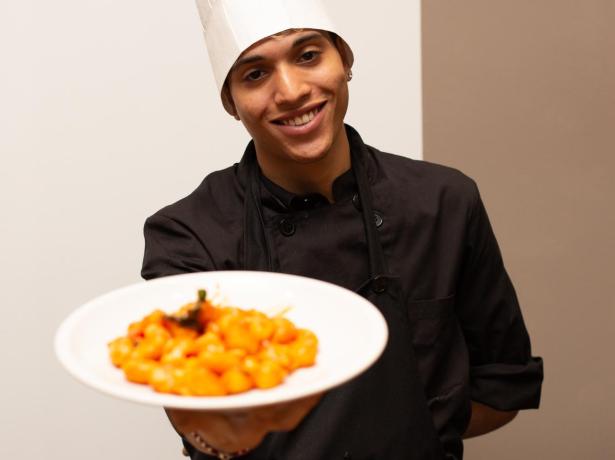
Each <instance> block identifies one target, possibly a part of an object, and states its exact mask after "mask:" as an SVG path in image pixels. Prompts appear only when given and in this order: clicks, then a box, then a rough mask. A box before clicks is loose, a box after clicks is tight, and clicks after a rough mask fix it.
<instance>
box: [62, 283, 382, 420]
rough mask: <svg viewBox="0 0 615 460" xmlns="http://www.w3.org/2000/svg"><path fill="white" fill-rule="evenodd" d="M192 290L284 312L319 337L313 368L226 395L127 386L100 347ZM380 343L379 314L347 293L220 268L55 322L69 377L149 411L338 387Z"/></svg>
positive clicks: (108, 300) (279, 398)
mask: <svg viewBox="0 0 615 460" xmlns="http://www.w3.org/2000/svg"><path fill="white" fill-rule="evenodd" d="M198 289H206V290H207V292H208V293H209V294H212V293H215V292H219V293H220V294H221V295H222V296H223V299H224V301H225V303H226V302H228V304H230V305H233V306H237V307H240V308H244V309H250V308H254V309H257V310H260V311H263V312H265V313H267V314H275V313H277V312H279V311H280V310H282V309H283V308H284V307H287V306H289V307H291V308H290V310H289V311H288V312H287V313H286V317H287V318H288V319H290V320H291V321H293V322H294V323H295V325H297V327H301V328H307V329H310V330H312V331H313V332H314V333H315V334H316V335H317V337H318V340H319V349H318V355H317V358H316V364H315V365H314V366H312V367H309V368H303V369H299V370H297V371H295V372H294V373H292V374H291V375H290V376H289V377H288V378H287V379H286V380H285V381H284V383H282V384H281V385H279V386H277V387H274V388H271V389H267V390H251V391H248V392H245V393H240V394H237V395H232V396H212V397H209V396H199V397H192V396H177V395H171V394H162V393H156V392H155V391H154V390H152V389H151V388H150V387H148V386H147V385H139V384H134V383H130V382H128V381H127V380H126V379H125V378H124V374H123V372H122V371H121V370H119V369H117V368H115V367H114V366H113V365H112V364H111V361H110V360H109V355H108V351H107V343H108V342H109V341H110V340H112V339H114V338H116V337H118V336H120V335H125V334H126V328H127V327H128V324H129V323H131V322H133V321H138V320H140V319H141V318H142V317H143V316H145V315H146V314H148V313H150V312H151V311H152V310H154V309H156V308H160V309H162V310H164V311H166V312H167V313H171V312H173V311H176V310H177V309H178V308H179V307H180V306H181V305H183V304H185V303H187V302H190V301H192V300H193V299H195V298H196V292H197V290H198ZM387 338H388V331H387V326H386V322H385V320H384V318H383V317H382V315H381V314H380V312H379V311H378V310H377V309H376V307H374V305H372V304H371V303H370V302H368V301H367V300H365V299H364V298H363V297H361V296H359V295H357V294H355V293H354V292H352V291H349V290H347V289H343V288H341V287H339V286H335V285H333V284H330V283H325V282H323V281H318V280H314V279H310V278H304V277H300V276H293V275H283V274H278V273H266V272H246V271H227V272H207V273H191V274H186V275H177V276H170V277H166V278H159V279H156V280H152V281H147V282H141V283H138V284H134V285H131V286H128V287H125V288H122V289H118V290H115V291H112V292H110V293H108V294H106V295H103V296H101V297H98V298H96V299H94V300H91V301H90V302H88V303H86V304H84V305H82V306H81V307H80V308H79V309H77V310H76V311H75V312H73V313H72V314H71V315H70V316H69V317H68V318H66V320H64V322H63V323H62V324H61V326H60V328H59V329H58V331H57V333H56V337H55V351H56V355H57V356H58V359H59V360H60V362H61V363H62V364H63V365H64V367H65V368H66V369H67V370H68V372H69V373H71V374H72V375H73V376H74V377H75V378H77V379H78V380H80V381H81V382H83V383H85V384H86V385H89V386H91V387H93V388H95V389H96V390H99V391H101V392H103V393H106V394H109V395H112V396H116V397H118V398H122V399H126V400H130V401H134V402H138V403H143V404H150V405H155V406H166V407H175V408H187V409H202V410H227V409H239V408H247V407H256V406H262V405H267V404H272V403H278V402H283V401H290V400H293V399H297V398H301V397H303V396H308V395H311V394H314V393H318V392H321V391H325V390H328V389H331V388H333V387H335V386H338V385H340V384H342V383H344V382H346V381H348V380H350V379H352V378H353V377H355V376H357V375H359V374H360V373H361V372H363V371H365V370H366V369H367V368H369V366H371V365H372V364H373V363H374V362H375V361H376V360H377V359H378V357H379V356H380V354H381V353H382V351H383V350H384V347H385V345H386V342H387Z"/></svg>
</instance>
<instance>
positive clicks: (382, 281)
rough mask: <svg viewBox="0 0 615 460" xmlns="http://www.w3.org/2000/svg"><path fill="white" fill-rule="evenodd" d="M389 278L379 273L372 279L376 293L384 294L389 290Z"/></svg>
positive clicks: (373, 289)
mask: <svg viewBox="0 0 615 460" xmlns="http://www.w3.org/2000/svg"><path fill="white" fill-rule="evenodd" d="M387 284H388V282H387V279H386V278H385V277H384V276H381V275H378V276H376V277H375V278H374V279H373V280H372V291H374V292H375V293H376V294H382V293H383V292H384V291H386V290H387Z"/></svg>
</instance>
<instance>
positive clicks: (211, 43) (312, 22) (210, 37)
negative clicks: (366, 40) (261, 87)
mask: <svg viewBox="0 0 615 460" xmlns="http://www.w3.org/2000/svg"><path fill="white" fill-rule="evenodd" d="M196 4H197V7H198V9H199V15H200V17H201V23H202V24H203V30H204V33H205V41H206V43H207V51H208V52H209V60H210V61H211V66H212V69H213V72H214V78H215V80H216V85H217V86H218V93H219V94H221V92H222V88H223V86H224V81H225V80H226V76H227V75H228V73H229V71H230V70H231V68H232V66H233V64H234V63H235V61H236V60H237V58H238V57H239V56H240V55H241V53H243V52H244V51H245V50H246V49H247V48H249V47H250V46H252V45H253V44H254V43H256V42H258V41H259V40H262V39H263V38H265V37H268V36H270V35H274V34H277V33H279V32H283V31H285V30H288V29H321V30H326V31H329V32H333V33H335V34H336V35H338V36H339V35H340V34H339V33H338V30H337V28H336V27H335V26H334V25H333V23H332V22H331V20H330V19H329V17H328V15H327V13H326V11H325V8H324V4H323V1H322V0H196ZM340 38H341V37H340ZM342 44H343V48H344V54H345V56H344V58H345V59H346V62H347V64H348V65H350V66H351V65H352V63H353V60H354V57H353V54H352V50H351V49H350V47H349V46H348V45H347V44H346V42H345V41H344V40H343V39H342Z"/></svg>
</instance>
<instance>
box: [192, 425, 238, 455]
mask: <svg viewBox="0 0 615 460" xmlns="http://www.w3.org/2000/svg"><path fill="white" fill-rule="evenodd" d="M187 438H188V440H189V441H190V443H191V444H192V445H193V446H194V447H196V448H197V449H198V450H200V451H201V452H203V453H205V454H207V455H211V456H213V457H216V458H217V459H219V460H230V459H233V458H236V457H241V456H242V455H245V454H247V453H248V452H249V451H250V449H241V450H237V451H235V452H224V451H221V450H219V449H216V448H215V447H214V446H212V445H211V444H209V443H208V442H207V441H206V440H205V439H204V438H203V436H201V435H200V434H199V433H198V432H196V431H191V432H189V433H188V434H187Z"/></svg>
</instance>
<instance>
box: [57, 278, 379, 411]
mask: <svg viewBox="0 0 615 460" xmlns="http://www.w3.org/2000/svg"><path fill="white" fill-rule="evenodd" d="M245 275H248V276H255V275H256V276H257V277H258V276H262V277H264V278H268V277H272V278H292V279H296V280H297V279H298V280H300V281H301V282H306V281H307V282H308V283H313V284H315V285H316V284H319V285H324V286H326V288H327V289H333V290H341V291H344V292H345V293H346V294H351V296H353V297H355V298H356V299H359V300H360V303H362V304H364V305H365V307H366V308H365V311H366V312H369V313H368V314H371V315H372V316H373V321H375V322H376V323H379V324H378V325H377V326H375V330H378V331H379V334H378V336H377V337H376V338H374V339H373V340H377V344H376V345H377V346H376V345H375V346H374V348H373V349H372V351H371V354H370V356H367V357H366V359H365V360H364V362H363V363H362V365H361V366H357V368H356V369H353V371H352V372H351V373H349V374H347V375H344V376H343V377H342V378H336V379H333V380H332V381H327V383H326V384H325V385H320V384H314V385H310V386H309V387H308V388H306V389H305V390H304V391H296V390H295V391H293V392H292V393H290V394H284V393H283V394H282V395H280V394H279V392H278V393H276V392H270V390H271V389H269V390H258V389H254V390H251V391H250V392H246V393H240V394H237V395H227V396H180V395H174V394H168V393H156V392H154V391H153V390H152V393H143V394H140V393H136V394H134V395H126V394H125V392H122V391H121V389H119V390H118V389H115V390H114V385H113V384H111V385H107V384H105V383H104V382H103V383H101V382H100V379H97V378H95V377H94V375H93V374H92V373H91V372H89V371H88V370H87V369H86V368H85V367H83V366H81V367H80V366H79V364H78V362H75V359H74V356H73V355H71V352H70V346H69V342H70V339H71V338H72V337H73V336H72V335H71V332H73V331H74V328H75V326H76V324H77V323H78V321H79V319H81V318H82V317H83V316H85V315H87V314H88V313H90V311H91V310H92V309H95V308H96V306H97V304H98V303H100V302H101V301H105V300H108V299H109V298H113V297H115V296H121V295H122V294H123V293H125V292H126V291H131V290H136V289H142V288H143V287H144V286H146V285H151V284H161V285H162V284H172V283H173V281H174V280H177V279H180V278H181V279H188V278H198V277H202V276H205V277H207V278H215V277H216V276H221V277H231V278H232V277H241V276H245ZM221 282H222V281H221ZM240 308H241V307H240ZM387 343H388V327H387V324H386V320H385V319H384V317H383V316H382V313H381V312H380V311H379V309H378V307H376V306H375V305H374V304H373V303H372V302H370V301H369V300H367V299H366V298H364V297H362V296H360V295H359V294H357V293H356V292H354V291H351V290H350V289H347V288H344V287H342V286H338V285H336V284H333V283H329V282H327V281H322V280H318V279H315V278H309V277H305V276H300V275H294V274H289V273H277V272H265V271H251V270H216V271H214V270H212V271H204V272H191V273H182V274H177V275H170V276H164V277H159V278H155V279H152V280H146V281H139V282H136V283H132V284H129V285H126V286H123V287H120V288H117V289H113V290H111V291H108V292H106V293H103V294H101V295H98V296H96V297H94V298H92V299H90V300H88V301H86V302H85V303H83V304H81V305H80V306H79V307H77V308H76V309H75V310H73V311H72V312H71V313H69V315H68V316H67V317H66V318H65V319H64V320H63V321H62V322H61V324H60V326H59V327H58V328H57V330H56V333H55V335H54V351H55V355H56V358H57V359H58V361H59V362H60V364H61V365H62V367H63V368H64V369H65V370H66V371H68V373H69V374H70V375H71V376H72V377H73V378H75V379H76V380H78V381H79V382H80V383H82V384H84V385H86V386H87V387H90V388H93V389H95V390H97V391H98V392H100V393H103V394H105V395H108V396H112V397H114V398H118V399H122V400H125V401H130V402H134V403H139V404H145V405H148V406H155V407H170V408H177V409H193V410H211V411H214V410H215V411H225V410H238V409H248V408H255V407H262V406H266V405H271V404H277V403H282V402H288V401H292V400H296V399H300V398H303V397H306V396H309V395H312V394H316V393H319V392H324V391H329V390H332V389H334V388H336V387H338V386H340V385H343V384H344V383H347V382H349V381H350V380H352V379H354V378H355V377H357V376H359V375H360V374H362V373H363V372H365V371H366V370H367V369H369V368H370V367H371V366H372V365H374V364H375V363H376V361H377V360H378V359H379V358H380V356H381V355H382V353H383V351H384V349H385V347H386V345H387ZM126 383H128V384H131V385H140V384H133V383H131V382H128V381H126ZM140 386H141V385H140ZM253 391H256V392H259V393H260V396H259V398H258V400H257V401H248V402H245V401H242V400H243V399H245V396H244V397H242V395H246V394H251V393H252V392H253Z"/></svg>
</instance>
